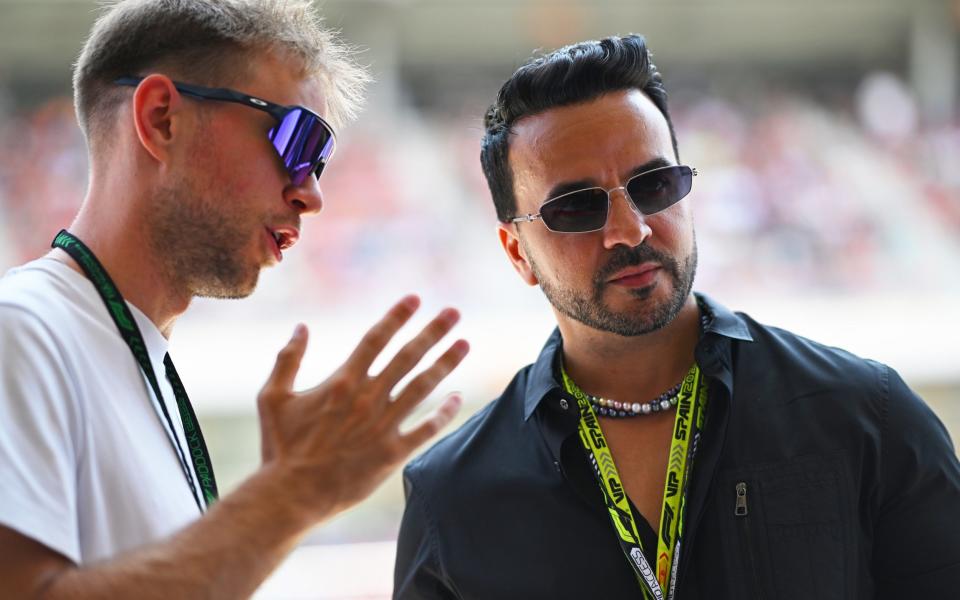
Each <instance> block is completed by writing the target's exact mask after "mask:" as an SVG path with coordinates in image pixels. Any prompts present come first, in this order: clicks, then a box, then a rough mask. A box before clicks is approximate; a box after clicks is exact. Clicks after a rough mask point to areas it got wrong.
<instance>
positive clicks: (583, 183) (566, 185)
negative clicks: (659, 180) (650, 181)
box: [543, 156, 673, 202]
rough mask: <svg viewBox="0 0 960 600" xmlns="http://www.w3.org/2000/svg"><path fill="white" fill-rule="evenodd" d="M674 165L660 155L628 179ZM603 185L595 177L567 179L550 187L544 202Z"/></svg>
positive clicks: (632, 170)
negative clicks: (598, 183)
mask: <svg viewBox="0 0 960 600" xmlns="http://www.w3.org/2000/svg"><path fill="white" fill-rule="evenodd" d="M670 166H673V163H672V162H670V161H669V160H667V159H666V158H664V157H662V156H658V157H656V158H654V159H651V160H648V161H647V162H645V163H643V164H642V165H638V166H636V167H634V168H633V169H631V170H630V174H629V175H628V176H627V179H630V178H631V177H634V176H636V175H639V174H640V173H644V172H646V171H651V170H653V169H659V168H661V167H670ZM595 187H602V186H599V185H597V182H596V181H595V180H593V179H578V180H576V181H565V182H563V183H558V184H557V185H555V186H553V187H552V188H550V191H548V192H547V196H546V198H544V199H543V202H546V201H547V200H551V199H553V198H556V197H557V196H562V195H564V194H569V193H570V192H576V191H578V190H583V189H588V188H595Z"/></svg>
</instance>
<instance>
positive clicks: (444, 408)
mask: <svg viewBox="0 0 960 600" xmlns="http://www.w3.org/2000/svg"><path fill="white" fill-rule="evenodd" d="M462 405H463V397H462V396H461V395H460V394H459V393H457V392H454V393H452V394H450V395H449V396H447V397H446V398H445V399H444V400H443V403H442V404H441V405H440V406H438V407H437V408H436V410H434V411H433V412H431V413H430V414H429V415H427V417H426V418H425V419H424V420H423V421H422V422H420V423H419V424H418V425H417V426H416V427H414V428H413V429H411V430H410V431H409V432H408V433H405V434H403V435H401V436H400V443H401V447H402V450H403V452H405V453H406V454H408V455H409V454H410V453H411V452H413V451H414V450H416V449H417V448H419V447H420V446H421V445H423V443H424V442H426V441H427V440H429V439H430V438H432V437H433V436H435V435H437V433H439V432H440V431H441V430H442V429H443V428H444V427H446V426H447V425H449V424H450V422H451V421H453V419H454V417H456V416H457V413H458V412H460V407H461V406H462Z"/></svg>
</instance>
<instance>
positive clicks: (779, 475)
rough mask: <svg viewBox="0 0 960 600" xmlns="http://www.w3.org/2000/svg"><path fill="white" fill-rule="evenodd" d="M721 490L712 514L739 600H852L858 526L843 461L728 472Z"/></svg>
mask: <svg viewBox="0 0 960 600" xmlns="http://www.w3.org/2000/svg"><path fill="white" fill-rule="evenodd" d="M719 485H720V487H719V488H718V490H717V492H718V493H717V494H716V496H715V502H716V505H715V510H719V511H720V512H719V515H720V524H721V530H722V533H723V536H724V540H725V542H724V547H725V550H726V551H725V552H724V555H725V556H724V561H725V567H726V570H727V574H728V575H727V578H728V582H729V584H730V586H731V588H732V589H733V590H735V591H736V592H737V593H738V594H739V595H738V597H743V598H756V599H758V600H763V599H772V598H777V599H787V600H789V599H792V598H797V599H801V598H803V599H807V598H820V599H824V600H828V599H833V598H836V599H838V600H841V599H845V598H847V597H848V593H847V591H848V585H849V581H850V577H851V574H852V572H853V571H854V565H853V564H852V562H853V561H852V559H851V557H850V555H849V549H850V547H851V543H850V536H851V532H852V528H853V527H854V526H855V524H854V523H853V511H852V510H851V508H850V502H849V499H850V492H849V486H848V485H847V481H846V469H844V468H843V455H842V454H835V455H822V456H821V455H817V456H806V457H802V458H797V459H792V460H788V461H783V462H777V463H768V464H761V465H757V466H753V467H743V468H737V469H731V470H726V471H723V472H722V473H720V475H719Z"/></svg>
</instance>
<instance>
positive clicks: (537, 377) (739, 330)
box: [523, 292, 753, 421]
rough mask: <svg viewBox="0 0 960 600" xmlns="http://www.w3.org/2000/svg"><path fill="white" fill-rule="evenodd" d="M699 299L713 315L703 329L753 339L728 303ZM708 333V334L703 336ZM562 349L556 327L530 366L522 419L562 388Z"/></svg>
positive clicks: (730, 336)
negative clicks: (559, 377) (557, 373)
mask: <svg viewBox="0 0 960 600" xmlns="http://www.w3.org/2000/svg"><path fill="white" fill-rule="evenodd" d="M696 296H697V299H698V300H700V302H701V303H702V306H703V307H705V308H706V309H707V311H708V312H709V313H710V314H711V315H712V318H711V319H710V320H709V321H708V322H707V326H706V328H705V329H704V333H705V334H708V333H714V334H717V335H719V336H721V337H724V338H728V339H732V340H741V341H745V342H752V341H753V336H751V335H750V330H749V329H748V328H747V324H746V322H745V321H744V320H743V319H742V318H741V317H740V316H739V315H737V314H736V313H734V312H732V311H731V310H730V309H728V308H727V307H725V306H723V305H722V304H720V303H718V302H716V301H715V300H713V299H712V298H710V297H709V296H707V295H706V294H701V293H699V292H697V293H696ZM704 337H706V335H705V336H704ZM562 349H563V338H562V337H561V336H560V328H559V327H558V328H554V330H553V333H552V334H550V337H549V338H547V342H546V343H545V344H544V345H543V349H542V350H540V355H539V356H538V357H537V361H536V362H535V363H533V366H532V367H531V369H530V375H529V377H528V378H527V390H526V395H525V396H524V399H523V419H524V420H525V421H526V420H527V419H529V418H530V415H532V414H533V413H534V411H535V410H536V409H537V407H538V406H539V405H540V402H541V401H543V399H544V398H545V397H547V395H548V394H550V393H551V392H554V391H559V390H560V387H561V386H560V382H558V381H557V377H556V372H557V371H556V368H555V367H556V366H557V365H558V362H557V361H559V360H560V352H561V350H562Z"/></svg>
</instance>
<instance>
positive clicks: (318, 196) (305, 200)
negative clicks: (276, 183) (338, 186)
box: [283, 175, 323, 215]
mask: <svg viewBox="0 0 960 600" xmlns="http://www.w3.org/2000/svg"><path fill="white" fill-rule="evenodd" d="M283 199H284V201H285V202H286V203H287V204H288V205H290V206H291V207H292V208H293V209H294V210H295V211H297V214H300V215H314V214H317V213H318V212H320V210H321V209H322V208H323V192H322V191H321V190H320V182H319V181H318V180H317V178H316V177H314V176H313V175H308V176H307V177H305V178H304V180H303V182H302V183H300V185H293V184H292V183H291V184H290V185H288V186H287V187H286V189H284V190H283Z"/></svg>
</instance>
